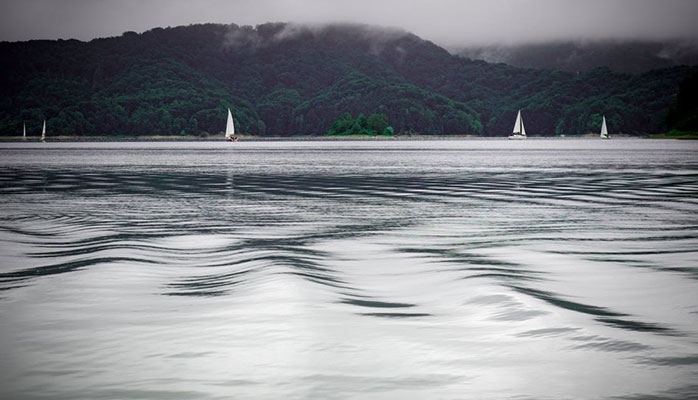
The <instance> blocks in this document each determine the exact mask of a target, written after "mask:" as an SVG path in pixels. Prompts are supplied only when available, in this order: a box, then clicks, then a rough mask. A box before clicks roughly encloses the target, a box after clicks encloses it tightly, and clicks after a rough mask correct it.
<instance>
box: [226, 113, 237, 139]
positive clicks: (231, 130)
mask: <svg viewBox="0 0 698 400" xmlns="http://www.w3.org/2000/svg"><path fill="white" fill-rule="evenodd" d="M233 136H235V125H234V124H233V114H231V113H230V109H228V121H227V123H226V124H225V138H226V139H230V138H232V137H233Z"/></svg>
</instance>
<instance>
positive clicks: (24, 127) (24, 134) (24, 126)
mask: <svg viewBox="0 0 698 400" xmlns="http://www.w3.org/2000/svg"><path fill="white" fill-rule="evenodd" d="M22 140H27V124H26V122H25V123H23V124H22Z"/></svg>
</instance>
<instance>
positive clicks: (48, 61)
mask: <svg viewBox="0 0 698 400" xmlns="http://www.w3.org/2000/svg"><path fill="white" fill-rule="evenodd" d="M691 71H695V69H694V68H690V67H674V68H669V69H662V70H655V71H651V72H648V73H645V74H641V75H631V74H620V73H616V72H612V71H610V70H608V69H596V70H592V71H589V72H586V73H582V74H574V73H568V72H562V71H554V70H533V69H522V68H514V67H510V66H507V65H504V64H488V63H485V62H482V61H471V60H467V59H463V58H460V57H455V56H452V55H450V54H449V53H448V52H447V51H445V50H444V49H442V48H440V47H438V46H436V45H434V44H433V43H430V42H428V41H424V40H422V39H420V38H418V37H416V36H414V35H412V34H409V33H406V32H403V31H397V30H388V29H382V28H375V27H369V26H361V25H328V26H323V27H306V26H299V25H290V24H264V25H260V26H257V27H255V28H253V27H249V26H243V27H240V26H237V25H215V24H207V25H193V26H187V27H176V28H167V29H162V28H156V29H153V30H150V31H147V32H144V33H142V34H137V33H134V32H127V33H124V34H123V35H122V36H120V37H114V38H106V39H97V40H93V41H90V42H80V41H76V40H67V41H66V40H58V41H29V42H16V43H7V42H3V43H0V88H1V90H2V96H0V134H1V135H5V136H16V135H19V134H20V133H21V130H22V126H23V124H24V123H26V125H27V130H28V131H30V132H32V131H38V130H39V129H40V125H41V124H42V122H43V120H44V119H45V120H47V124H48V127H49V128H48V129H49V136H51V135H78V136H79V135H106V136H109V135H120V136H131V135H200V134H217V133H219V132H220V131H222V130H223V128H224V125H225V116H226V109H227V108H230V109H231V110H232V111H233V114H234V116H235V123H236V130H237V131H238V132H242V133H246V134H251V135H259V136H290V135H324V134H326V133H327V132H328V130H330V129H331V128H332V126H333V124H334V123H335V122H336V121H337V118H338V116H342V115H344V113H349V115H361V114H363V115H370V114H373V113H376V114H381V115H384V116H385V117H386V118H387V119H388V120H389V121H390V125H391V126H392V127H393V128H394V132H395V133H396V134H402V133H408V132H409V133H418V134H423V135H449V134H470V135H485V136H505V135H507V134H508V133H509V131H510V130H511V125H512V124H513V121H514V118H515V115H516V111H517V110H518V109H523V110H524V115H525V120H526V127H527V128H528V130H529V132H530V134H533V135H555V134H560V133H568V134H570V133H571V134H573V133H584V132H587V131H596V130H598V129H599V128H598V121H597V120H598V119H599V116H600V115H602V114H604V115H606V118H607V120H608V124H609V129H610V130H611V131H612V132H614V133H615V132H623V133H627V134H637V135H639V134H646V133H652V132H658V131H661V130H665V129H666V128H667V125H666V124H665V125H663V124H662V123H663V121H669V120H670V119H665V116H666V115H667V112H668V110H669V109H670V107H672V105H673V104H674V103H675V100H676V94H677V88H678V86H679V83H680V82H681V81H682V79H683V78H684V77H685V76H686V75H687V74H688V73H689V72H691Z"/></svg>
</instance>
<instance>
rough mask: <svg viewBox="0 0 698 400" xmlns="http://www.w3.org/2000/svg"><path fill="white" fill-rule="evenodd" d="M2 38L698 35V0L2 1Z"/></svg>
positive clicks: (448, 41)
mask: <svg viewBox="0 0 698 400" xmlns="http://www.w3.org/2000/svg"><path fill="white" fill-rule="evenodd" d="M0 5H1V9H0V40H2V41H19V40H30V39H59V38H62V39H70V38H75V39H80V40H91V39H94V38H97V37H109V36H119V35H121V34H122V33H123V32H125V31H135V32H139V33H140V32H143V31H146V30H149V29H152V28H154V27H167V26H178V25H189V24H193V23H206V22H214V23H225V24H228V23H236V24H238V25H257V24H261V23H264V22H314V23H317V22H320V23H322V22H361V23H368V24H376V25H382V26H387V27H397V28H403V29H405V30H408V31H410V32H413V33H415V34H417V35H419V36H421V37H422V38H424V39H428V40H432V41H434V42H436V43H438V44H441V45H444V46H452V45H458V44H490V43H504V44H510V43H518V42H522V41H524V42H539V41H547V40H564V39H598V38H613V39H629V38H630V39H632V38H636V39H666V38H684V39H685V38H688V39H694V40H698V23H697V22H696V21H697V16H698V0H349V1H345V0H193V1H189V0H0Z"/></svg>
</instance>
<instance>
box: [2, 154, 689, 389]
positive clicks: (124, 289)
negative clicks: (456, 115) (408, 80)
mask: <svg viewBox="0 0 698 400" xmlns="http://www.w3.org/2000/svg"><path fill="white" fill-rule="evenodd" d="M3 146H5V147H4V148H3V149H0V152H1V153H2V158H0V166H1V167H2V168H1V169H0V199H1V200H2V204H3V211H2V213H1V214H0V217H1V218H0V250H1V251H0V266H1V267H0V359H2V360H3V362H2V363H0V384H1V386H2V387H3V392H4V393H5V394H6V395H8V396H10V397H11V398H59V399H75V398H109V399H124V398H134V399H140V398H148V399H151V398H168V399H170V398H197V399H198V398H201V399H206V398H211V399H213V398H231V397H232V398H363V397H369V398H452V399H463V398H473V399H488V398H490V399H502V398H512V399H513V398H516V399H541V398H551V399H552V398H554V399H558V398H607V399H615V398H627V399H648V398H672V399H673V398H676V399H680V398H690V397H696V396H697V395H698V385H695V383H694V382H696V381H697V378H698V376H697V375H698V374H697V372H696V371H698V351H696V349H697V348H698V347H697V344H698V343H697V342H698V296H697V295H696V293H698V282H697V281H698V263H697V261H698V218H697V212H698V157H697V155H698V144H695V143H692V142H674V141H647V140H614V141H596V140H594V141H592V140H539V141H536V140H530V141H527V142H526V143H515V144H514V143H509V142H507V141H486V140H472V141H434V142H431V141H429V142H419V141H414V142H409V141H405V142H402V141H396V142H332V143H326V142H306V143H298V142H276V143H265V142H258V143H251V142H248V143H236V144H234V145H230V144H227V143H226V144H222V143H106V144H105V143H96V144H95V143H91V144H63V143H47V144H42V145H38V144H34V143H22V144H5V145H3Z"/></svg>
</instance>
